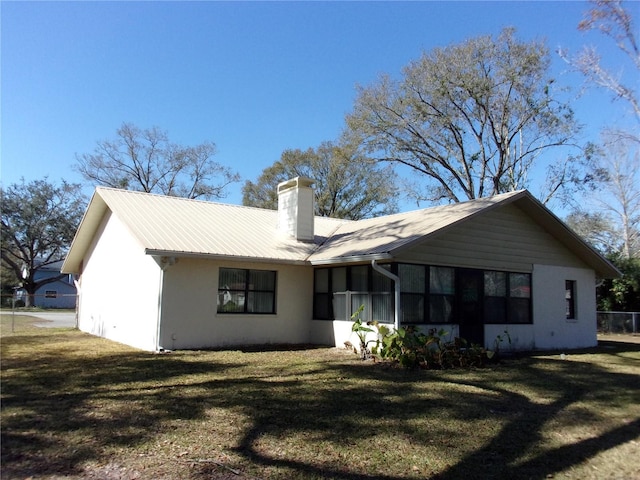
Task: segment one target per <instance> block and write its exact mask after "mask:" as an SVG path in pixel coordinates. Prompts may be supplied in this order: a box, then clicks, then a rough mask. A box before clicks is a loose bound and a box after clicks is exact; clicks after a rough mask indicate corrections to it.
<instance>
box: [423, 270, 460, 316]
mask: <svg viewBox="0 0 640 480" xmlns="http://www.w3.org/2000/svg"><path fill="white" fill-rule="evenodd" d="M455 295H456V271H455V269H454V268H450V267H431V268H429V322H431V323H451V322H452V321H453V305H454V300H455Z"/></svg>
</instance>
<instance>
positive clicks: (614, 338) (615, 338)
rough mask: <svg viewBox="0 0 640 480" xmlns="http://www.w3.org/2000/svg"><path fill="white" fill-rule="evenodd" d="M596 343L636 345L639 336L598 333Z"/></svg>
mask: <svg viewBox="0 0 640 480" xmlns="http://www.w3.org/2000/svg"><path fill="white" fill-rule="evenodd" d="M598 341H604V342H620V343H638V344H640V334H635V335H633V334H628V333H627V334H625V333H619V334H618V333H599V334H598Z"/></svg>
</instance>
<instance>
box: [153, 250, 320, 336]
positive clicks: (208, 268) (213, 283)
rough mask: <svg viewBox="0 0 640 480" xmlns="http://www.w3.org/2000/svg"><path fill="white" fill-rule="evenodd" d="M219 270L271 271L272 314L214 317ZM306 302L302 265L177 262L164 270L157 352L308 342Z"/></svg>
mask: <svg viewBox="0 0 640 480" xmlns="http://www.w3.org/2000/svg"><path fill="white" fill-rule="evenodd" d="M220 267H228V268H246V269H257V270H274V271H276V272H277V273H276V277H277V278H276V314H275V315H270V314H218V313H217V305H216V299H217V293H218V272H219V268H220ZM312 298H313V269H312V268H311V267H308V266H294V265H278V264H268V263H240V262H230V261H213V260H198V259H189V258H180V259H178V261H177V262H176V263H175V265H173V266H171V267H169V268H168V269H167V270H166V271H165V276H164V296H163V302H162V321H161V329H162V334H161V343H162V347H163V348H166V349H180V348H208V347H225V346H232V345H257V344H300V343H308V342H310V341H311V338H310V323H309V319H310V318H311V316H312V306H313V305H312Z"/></svg>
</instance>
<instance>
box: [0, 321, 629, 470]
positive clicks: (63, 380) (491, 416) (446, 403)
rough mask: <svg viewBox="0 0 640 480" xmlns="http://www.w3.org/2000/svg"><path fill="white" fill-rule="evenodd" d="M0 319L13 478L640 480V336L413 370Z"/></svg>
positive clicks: (5, 440) (5, 443) (325, 355)
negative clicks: (169, 344) (145, 343)
mask: <svg viewBox="0 0 640 480" xmlns="http://www.w3.org/2000/svg"><path fill="white" fill-rule="evenodd" d="M14 320H15V325H16V327H15V329H14V330H15V331H14V332H13V333H12V332H11V316H10V315H3V316H2V318H1V325H0V326H1V329H2V330H1V334H2V338H1V348H2V350H1V354H2V419H1V420H2V478H3V479H13V478H16V479H18V478H19V479H24V478H29V477H31V478H34V479H37V478H49V479H59V478H71V479H89V478H91V479H95V478H99V479H127V480H128V479H134V478H139V479H205V478H207V479H212V478H213V479H228V478H236V479H248V478H261V479H273V478H282V479H295V478H300V479H303V478H304V479H308V478H318V479H320V478H323V479H325V478H333V479H344V480H352V479H372V478H376V479H403V478H437V479H457V478H459V479H473V478H478V479H487V478H489V479H490V478H495V479H544V478H575V479H589V478H591V479H601V478H620V479H622V478H624V479H627V478H640V344H634V343H621V342H613V341H611V342H601V346H600V347H599V348H597V349H593V350H590V351H585V352H579V353H578V352H567V353H568V355H567V356H566V357H565V359H561V357H560V355H559V354H557V353H556V354H548V355H535V356H527V357H522V358H517V359H510V360H506V361H504V362H503V363H501V364H499V365H494V366H490V367H488V368H484V369H478V370H470V371H462V370H450V371H404V370H401V369H398V368H393V367H390V366H388V365H383V364H374V363H372V362H361V361H360V360H358V358H357V357H356V356H355V355H353V354H352V353H347V352H346V351H343V350H339V349H330V348H307V349H302V350H293V349H289V350H285V349H280V350H277V351H260V352H256V351H239V350H234V351H184V352H174V353H168V354H152V353H147V352H140V351H137V350H134V349H131V348H128V347H125V346H122V345H119V344H115V343H113V342H109V341H106V340H102V339H99V338H95V337H91V336H89V335H85V334H83V333H80V332H77V331H74V330H70V329H39V328H33V327H31V326H30V322H32V321H33V319H30V318H28V317H21V316H17V317H16V318H15V319H14Z"/></svg>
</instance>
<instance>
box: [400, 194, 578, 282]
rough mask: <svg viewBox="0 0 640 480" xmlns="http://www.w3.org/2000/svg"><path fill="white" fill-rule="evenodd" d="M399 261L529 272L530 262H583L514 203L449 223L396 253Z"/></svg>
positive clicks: (550, 263) (531, 265)
mask: <svg viewBox="0 0 640 480" xmlns="http://www.w3.org/2000/svg"><path fill="white" fill-rule="evenodd" d="M396 258H397V260H398V261H400V262H409V263H411V262H413V263H424V264H430V265H449V266H456V267H470V268H481V269H493V270H506V271H517V272H531V271H532V269H533V265H534V264H540V265H558V266H564V267H576V268H585V264H584V263H583V262H582V261H581V260H580V259H579V258H578V257H576V256H575V255H574V254H573V253H571V252H570V251H569V250H568V249H567V248H566V247H564V245H562V244H560V243H559V242H558V241H557V240H555V238H554V237H553V236H551V235H550V234H549V233H547V232H546V231H545V230H544V229H543V228H542V227H541V226H540V225H539V224H537V223H536V222H535V221H534V220H532V219H531V218H530V217H529V216H528V215H526V214H525V213H524V212H523V211H522V210H520V209H519V208H518V207H516V206H515V205H512V204H510V205H505V206H503V207H501V208H497V209H494V210H492V211H489V212H487V213H486V214H484V215H480V216H477V217H476V218H472V219H470V220H469V221H467V222H464V223H463V224H462V225H459V226H453V227H451V228H450V229H448V230H446V231H445V232H443V233H441V234H440V235H436V236H433V237H430V238H429V239H428V240H426V241H425V242H423V243H421V244H419V245H416V246H415V247H413V248H411V249H409V250H407V251H405V252H402V253H401V254H400V255H398V256H397V257H396Z"/></svg>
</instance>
